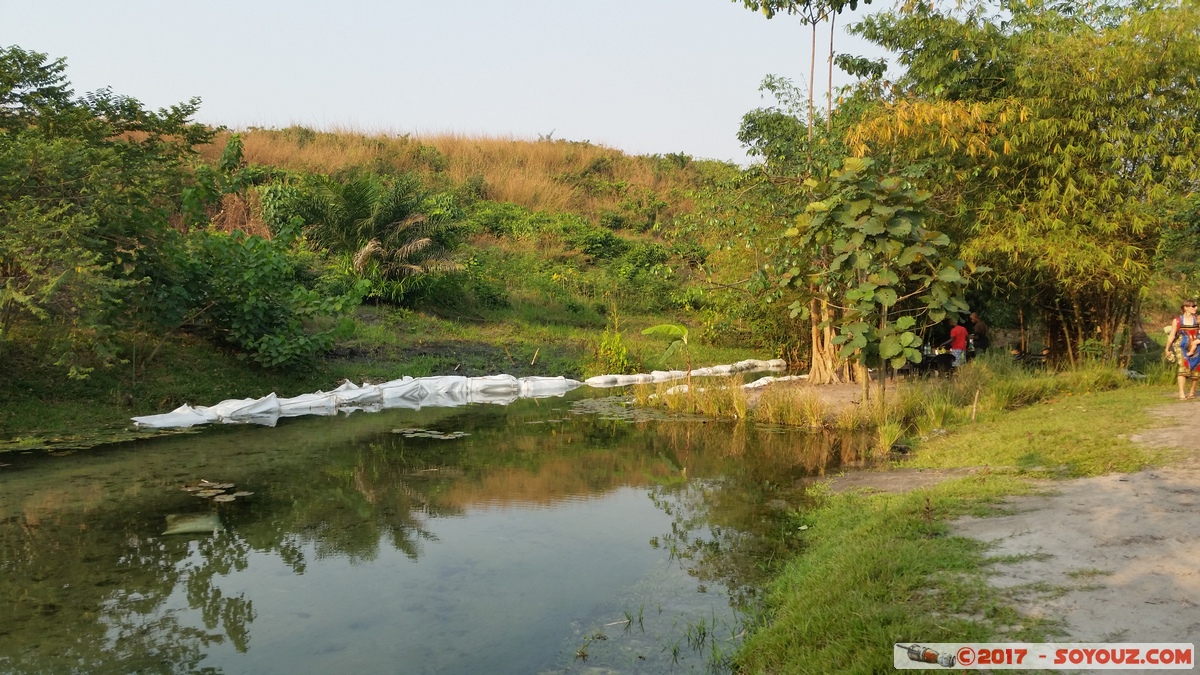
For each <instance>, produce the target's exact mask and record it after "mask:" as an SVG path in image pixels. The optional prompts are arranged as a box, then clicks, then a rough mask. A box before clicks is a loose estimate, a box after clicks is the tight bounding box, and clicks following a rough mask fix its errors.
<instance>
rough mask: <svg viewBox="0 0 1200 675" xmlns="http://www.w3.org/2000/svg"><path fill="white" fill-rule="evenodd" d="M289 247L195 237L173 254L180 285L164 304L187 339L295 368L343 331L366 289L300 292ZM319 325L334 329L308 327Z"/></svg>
mask: <svg viewBox="0 0 1200 675" xmlns="http://www.w3.org/2000/svg"><path fill="white" fill-rule="evenodd" d="M292 243H293V242H291V241H289V240H287V239H285V238H279V239H275V240H266V239H263V238H262V237H258V236H250V235H246V234H244V233H242V232H240V231H238V232H234V233H233V234H223V233H217V232H208V231H199V232H195V233H193V234H192V235H190V236H189V237H188V240H187V243H186V246H185V247H183V248H182V249H181V250H180V251H179V252H178V255H179V256H180V259H179V260H178V265H179V268H180V270H181V273H182V279H181V280H180V281H181V283H180V285H179V286H178V287H176V288H173V289H168V292H167V294H166V296H165V297H164V299H167V298H169V300H170V301H171V304H172V305H173V308H174V309H175V311H176V313H178V314H182V315H183V318H182V321H181V323H182V324H183V326H184V327H185V328H187V329H189V330H191V331H192V332H195V333H199V334H202V335H205V336H207V337H209V338H210V339H213V340H215V341H217V342H221V343H223V344H226V345H229V346H230V347H232V348H234V349H235V350H237V351H238V352H239V353H240V354H243V355H245V356H247V357H248V358H250V359H251V360H253V361H255V362H257V363H259V364H261V365H264V366H286V365H292V364H295V363H297V362H299V361H301V360H303V359H305V358H306V357H309V356H311V355H313V354H315V353H317V352H320V351H324V350H326V349H328V348H329V347H330V346H332V344H333V341H334V339H335V338H336V337H337V336H339V335H341V334H344V333H345V332H346V331H348V330H349V328H350V325H351V324H350V322H349V319H348V318H347V316H346V315H347V313H348V312H349V311H350V310H351V309H353V308H354V307H355V306H356V305H357V304H358V303H359V302H360V301H361V300H362V296H363V293H364V292H365V291H366V284H362V283H360V284H359V285H358V286H356V287H355V288H353V289H351V290H350V292H348V293H346V294H345V295H339V296H334V297H330V296H326V295H323V294H321V293H320V292H319V291H317V290H313V289H310V288H306V287H305V286H304V285H303V284H301V283H299V281H298V279H297V272H296V262H295V259H294V258H293V256H292V254H291V250H290V245H291V244H292ZM321 319H325V320H326V321H329V322H332V323H333V324H334V325H333V326H332V327H325V328H324V329H323V330H322V329H320V328H316V327H314V326H313V325H312V324H314V323H316V322H319V321H320V320H321Z"/></svg>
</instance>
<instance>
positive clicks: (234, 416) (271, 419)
mask: <svg viewBox="0 0 1200 675" xmlns="http://www.w3.org/2000/svg"><path fill="white" fill-rule="evenodd" d="M786 367H787V363H786V362H784V361H783V360H782V359H775V360H772V361H758V360H754V359H751V360H747V361H739V362H737V363H735V364H732V365H728V366H712V367H709V368H697V369H695V370H693V371H692V374H691V375H692V377H713V376H720V375H732V374H733V373H745V372H751V371H763V370H783V369H784V368H786ZM687 376H688V373H687V372H686V371H683V370H667V371H661V370H656V371H654V372H653V373H648V374H641V375H600V376H597V377H593V378H590V379H588V380H587V381H586V382H578V381H576V380H568V379H566V378H564V377H522V378H516V377H513V376H512V375H488V376H487V377H461V376H454V375H450V376H442V377H418V378H412V377H402V378H400V379H399V380H392V381H390V382H384V383H383V384H363V385H361V386H360V385H357V384H354V383H352V382H344V383H343V384H342V385H341V386H340V387H338V388H337V389H334V390H333V391H318V392H314V393H312V394H302V395H300V396H293V397H291V398H279V397H277V396H275V394H273V393H272V394H268V395H266V396H264V397H262V398H257V399H255V398H245V399H229V400H227V401H221V402H220V403H218V404H216V405H214V406H211V407H204V406H195V407H192V406H189V405H181V406H179V407H178V408H176V409H174V410H172V411H171V412H169V413H163V414H161V415H146V416H145V417H134V418H133V421H134V423H135V424H137V425H138V426H139V427H147V428H151V429H169V428H181V427H191V426H195V425H197V424H215V423H218V422H219V423H224V424H264V425H267V426H275V423H276V422H277V421H278V420H279V418H280V417H298V416H300V415H336V414H338V413H339V412H353V411H355V410H367V411H376V410H383V409H385V408H408V409H411V410H419V409H421V408H446V407H453V406H460V405H466V404H468V403H498V404H501V405H507V404H509V403H512V402H513V401H515V400H517V399H518V398H546V397H549V396H562V395H563V394H565V393H567V392H568V391H571V390H572V389H575V388H577V387H581V386H583V385H584V384H587V385H589V386H592V387H620V386H624V385H629V384H643V383H646V384H648V383H653V382H668V381H671V380H682V379H684V378H685V377H687Z"/></svg>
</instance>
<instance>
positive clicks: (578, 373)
mask: <svg viewBox="0 0 1200 675" xmlns="http://www.w3.org/2000/svg"><path fill="white" fill-rule="evenodd" d="M520 315H521V313H520V312H517V311H510V310H506V311H502V312H496V313H494V314H493V315H492V316H490V317H488V319H487V320H486V321H468V320H451V319H447V318H443V317H439V316H437V315H435V314H431V313H421V312H413V311H409V310H404V309H398V308H394V307H387V306H365V307H361V308H360V309H359V311H358V313H357V317H356V318H357V326H358V327H357V330H356V332H355V334H354V335H352V336H350V337H349V338H347V339H344V340H343V341H341V342H340V343H339V344H338V345H337V346H336V347H335V349H334V350H333V353H332V354H330V355H328V356H326V357H324V358H320V359H314V360H313V361H312V362H311V363H309V364H306V365H305V366H303V367H298V368H293V369H290V370H275V369H265V368H262V367H259V366H257V365H254V364H252V363H249V362H247V361H243V360H240V359H238V358H237V357H236V356H235V355H233V354H231V353H229V352H227V351H224V350H221V349H219V348H216V347H213V346H212V345H211V344H209V343H207V342H205V341H203V340H199V339H195V338H191V337H188V336H186V335H183V336H173V337H172V338H170V339H168V340H167V341H165V342H164V343H163V346H162V348H161V349H160V350H159V351H158V353H157V354H156V355H155V357H154V359H153V360H152V361H151V362H150V363H149V364H144V363H143V360H144V356H139V361H138V363H139V367H138V369H137V373H136V376H135V373H134V371H133V368H132V366H131V365H130V364H129V363H125V364H123V365H118V366H116V367H114V368H112V369H109V370H97V371H96V372H94V373H92V375H91V376H90V377H89V378H87V379H86V380H74V381H73V380H68V379H66V377H65V375H64V373H63V372H62V371H61V369H57V368H54V367H52V366H49V365H47V364H46V363H45V360H44V359H42V358H39V357H38V356H35V355H37V354H39V353H41V350H39V349H38V348H37V345H36V344H33V343H32V340H27V341H26V342H24V343H23V342H21V341H17V342H14V343H10V344H9V345H6V347H7V353H6V354H5V355H4V356H5V360H4V361H3V366H5V370H7V371H8V372H6V373H5V375H4V376H3V377H0V452H4V451H7V450H25V449H32V448H45V447H84V446H89V445H95V444H98V443H104V442H110V441H115V440H124V439H127V438H131V437H138V436H141V435H144V434H139V433H131V431H130V429H129V418H130V417H133V416H136V415H148V414H153V413H159V412H166V411H169V410H171V409H173V408H176V407H178V406H179V405H182V404H184V403H188V404H193V405H211V404H214V403H216V402H218V401H221V400H223V399H227V398H257V397H259V396H264V395H266V394H269V393H271V392H275V393H277V394H278V395H280V396H294V395H297V394H302V393H306V392H311V391H316V390H319V389H325V390H328V389H332V388H333V387H336V386H337V385H338V384H339V383H340V382H341V381H342V380H346V379H349V380H352V381H354V382H363V381H371V382H382V381H386V380H390V379H395V378H398V377H401V376H404V375H409V376H412V377H422V376H428V375H451V374H454V375H466V376H479V375H491V374H496V373H509V374H512V375H516V376H519V377H520V376H528V375H548V376H555V375H563V376H566V377H572V378H580V377H582V375H583V372H584V366H585V364H586V362H587V360H588V359H589V358H591V354H592V352H593V350H594V345H595V344H596V342H597V341H598V340H599V338H600V334H601V333H602V332H603V330H604V324H603V323H601V324H599V326H598V327H579V326H575V325H571V324H570V323H562V322H560V320H565V319H564V317H562V316H560V315H558V314H555V313H554V312H553V311H550V310H547V311H545V312H543V314H542V317H541V320H540V321H538V322H526V321H524V320H522V319H521V318H520ZM661 322H662V318H661V317H642V316H631V317H628V318H627V319H625V318H623V319H622V322H621V326H622V335H623V337H624V338H625V340H626V343H627V344H628V345H629V347H630V350H631V352H632V353H633V354H634V356H635V358H636V359H638V360H639V361H640V362H641V363H643V364H644V365H645V366H646V367H647V369H650V368H661V367H663V366H664V364H662V363H661V361H660V360H659V355H660V354H661V353H662V344H661V343H660V342H658V341H655V340H653V339H651V338H647V337H645V336H642V335H641V333H640V328H642V327H645V326H650V325H653V324H655V323H661ZM157 344H158V340H157V339H155V338H151V337H148V336H127V347H129V348H133V347H136V351H132V349H131V351H130V353H136V354H138V355H145V354H149V353H151V352H152V351H153V350H154V348H155V346H156V345H157ZM768 356H770V355H769V354H763V353H761V352H756V351H753V350H735V349H722V348H714V347H709V346H704V345H696V346H694V347H693V348H692V359H693V361H694V362H695V363H696V364H697V365H713V364H718V363H732V362H734V361H738V360H741V359H745V358H765V357H768ZM665 365H667V366H669V367H681V363H676V362H675V361H674V360H673V361H672V362H670V363H669V364H665Z"/></svg>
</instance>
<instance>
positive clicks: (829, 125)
mask: <svg viewBox="0 0 1200 675" xmlns="http://www.w3.org/2000/svg"><path fill="white" fill-rule="evenodd" d="M836 19H837V12H834V13H833V14H831V15H830V16H829V93H828V96H827V102H828V104H829V113H828V114H827V115H826V116H825V135H826V136H829V134H830V133H832V131H833V24H834V21H835V20H836Z"/></svg>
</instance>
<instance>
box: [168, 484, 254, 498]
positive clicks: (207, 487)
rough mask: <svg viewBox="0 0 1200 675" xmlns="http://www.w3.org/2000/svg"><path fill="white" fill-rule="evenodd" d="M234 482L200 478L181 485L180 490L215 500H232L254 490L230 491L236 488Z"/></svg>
mask: <svg viewBox="0 0 1200 675" xmlns="http://www.w3.org/2000/svg"><path fill="white" fill-rule="evenodd" d="M234 487H236V485H235V484H234V483H218V482H214V481H211V480H205V479H203V478H201V479H200V480H198V481H196V482H194V483H189V484H187V485H182V486H180V488H179V489H180V490H183V491H184V492H190V493H192V494H193V495H194V496H196V497H201V498H203V499H212V500H213V501H214V502H231V501H233V500H235V499H237V498H239V497H249V496H250V495H252V494H254V493H253V492H246V491H245V490H242V491H238V492H233V493H230V492H229V490H232V489H234Z"/></svg>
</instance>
